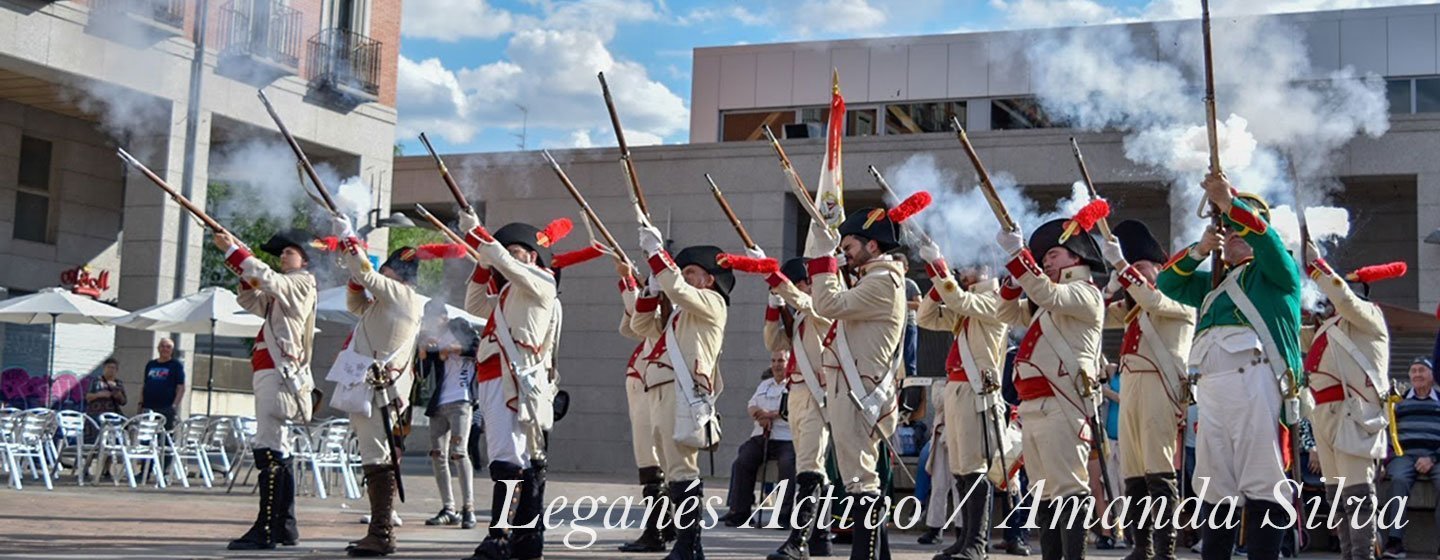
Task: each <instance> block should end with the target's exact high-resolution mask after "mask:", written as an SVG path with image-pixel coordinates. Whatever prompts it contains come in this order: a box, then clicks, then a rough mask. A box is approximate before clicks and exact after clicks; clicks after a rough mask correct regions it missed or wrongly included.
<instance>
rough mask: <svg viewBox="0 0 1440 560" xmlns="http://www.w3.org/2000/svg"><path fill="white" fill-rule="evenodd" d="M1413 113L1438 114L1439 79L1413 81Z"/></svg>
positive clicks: (1439, 103) (1439, 100) (1439, 99)
mask: <svg viewBox="0 0 1440 560" xmlns="http://www.w3.org/2000/svg"><path fill="white" fill-rule="evenodd" d="M1415 112H1416V113H1436V112H1440V78H1418V79H1416V80H1415Z"/></svg>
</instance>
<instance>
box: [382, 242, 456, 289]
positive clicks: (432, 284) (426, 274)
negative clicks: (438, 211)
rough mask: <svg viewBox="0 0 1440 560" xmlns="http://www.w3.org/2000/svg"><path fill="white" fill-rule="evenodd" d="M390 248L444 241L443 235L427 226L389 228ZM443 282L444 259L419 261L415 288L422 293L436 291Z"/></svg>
mask: <svg viewBox="0 0 1440 560" xmlns="http://www.w3.org/2000/svg"><path fill="white" fill-rule="evenodd" d="M389 231H390V248H391V249H392V250H393V249H398V248H400V247H406V246H408V247H419V246H421V245H425V244H427V243H444V242H445V241H446V240H445V235H444V234H442V233H440V232H438V231H435V230H433V229H429V228H421V227H405V228H390V230H389ZM444 282H445V261H443V260H440V259H434V260H428V261H420V273H419V275H418V277H417V278H416V279H415V288H416V289H417V290H419V291H420V293H422V294H433V293H437V292H438V291H439V289H440V288H441V285H442V284H444Z"/></svg>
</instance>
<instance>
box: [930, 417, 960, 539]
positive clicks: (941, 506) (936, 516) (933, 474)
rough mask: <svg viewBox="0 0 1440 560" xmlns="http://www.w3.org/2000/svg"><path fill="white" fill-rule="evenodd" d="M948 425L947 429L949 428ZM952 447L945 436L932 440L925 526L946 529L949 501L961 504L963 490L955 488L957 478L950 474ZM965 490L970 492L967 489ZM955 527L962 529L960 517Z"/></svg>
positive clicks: (956, 519) (956, 518) (957, 518)
mask: <svg viewBox="0 0 1440 560" xmlns="http://www.w3.org/2000/svg"><path fill="white" fill-rule="evenodd" d="M949 427H950V426H949V425H946V428H949ZM949 448H950V446H949V445H947V444H946V443H945V438H944V434H943V433H942V434H941V437H937V438H934V439H931V440H930V465H931V466H932V467H934V468H933V469H931V470H930V503H929V504H928V505H926V507H925V526H926V527H934V528H937V529H943V528H945V520H946V519H948V518H949V516H948V515H946V513H947V512H948V510H949V506H948V505H947V501H946V500H947V499H953V500H954V501H955V503H956V504H959V503H960V497H961V491H962V490H961V489H960V488H956V487H955V477H954V476H953V475H951V474H950V461H949V460H948V459H949V455H950V449H949ZM965 490H969V488H966V489H965ZM955 527H957V528H958V527H960V517H959V516H956V517H955Z"/></svg>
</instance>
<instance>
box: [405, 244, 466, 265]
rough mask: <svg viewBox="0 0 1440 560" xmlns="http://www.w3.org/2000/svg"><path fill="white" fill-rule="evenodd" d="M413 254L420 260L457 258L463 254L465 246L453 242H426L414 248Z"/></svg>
mask: <svg viewBox="0 0 1440 560" xmlns="http://www.w3.org/2000/svg"><path fill="white" fill-rule="evenodd" d="M415 256H416V257H418V258H419V259H420V260H422V261H428V260H433V259H459V258H463V257H464V256H465V246H464V245H457V244H455V243H427V244H425V245H421V246H419V247H416V248H415Z"/></svg>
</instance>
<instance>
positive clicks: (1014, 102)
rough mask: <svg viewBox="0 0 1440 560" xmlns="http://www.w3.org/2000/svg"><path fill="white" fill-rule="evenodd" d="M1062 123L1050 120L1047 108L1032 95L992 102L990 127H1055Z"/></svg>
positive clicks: (998, 128) (1010, 128)
mask: <svg viewBox="0 0 1440 560" xmlns="http://www.w3.org/2000/svg"><path fill="white" fill-rule="evenodd" d="M1056 126H1060V123H1057V122H1054V121H1052V120H1050V116H1049V115H1046V114H1045V110H1044V109H1042V108H1041V107H1040V103H1038V102H1036V101H1035V99H1034V98H1032V97H1020V98H1014V99H995V100H992V101H991V102H990V128H991V129H993V130H1016V129H1022V128H1053V127H1056Z"/></svg>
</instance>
